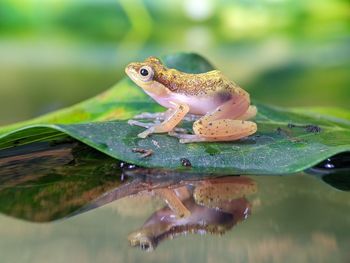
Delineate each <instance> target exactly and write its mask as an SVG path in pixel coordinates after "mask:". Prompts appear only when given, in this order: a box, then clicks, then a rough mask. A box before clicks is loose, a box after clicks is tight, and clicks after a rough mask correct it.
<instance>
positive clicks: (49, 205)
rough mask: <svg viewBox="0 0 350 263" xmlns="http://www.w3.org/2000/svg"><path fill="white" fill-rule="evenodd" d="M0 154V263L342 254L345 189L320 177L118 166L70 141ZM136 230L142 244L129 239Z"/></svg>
mask: <svg viewBox="0 0 350 263" xmlns="http://www.w3.org/2000/svg"><path fill="white" fill-rule="evenodd" d="M0 157H1V158H0V178H1V179H0V184H1V187H0V212H1V213H2V214H1V215H0V251H1V262H47V261H48V260H49V261H50V262H141V261H142V262H188V261H192V262H349V261H350V252H349V249H348V248H349V247H350V198H349V197H350V196H349V192H347V191H341V190H338V189H336V188H334V187H332V186H331V185H329V184H327V183H325V182H324V181H322V180H321V176H319V175H318V176H316V175H309V174H298V175H291V176H240V177H237V176H231V177H219V178H214V179H213V178H208V177H206V176H204V175H196V174H178V173H174V172H167V171H162V170H158V171H156V170H152V171H150V170H147V169H146V170H143V169H127V168H125V167H126V166H127V165H125V164H124V168H120V167H121V164H120V163H119V162H117V161H115V160H114V159H111V158H108V157H105V156H103V155H101V154H99V153H97V152H95V151H92V150H91V149H88V148H86V147H84V146H82V145H79V144H77V143H75V142H70V141H67V142H65V141H63V142H60V143H56V144H52V143H45V142H42V143H36V144H34V145H30V146H29V147H28V146H27V147H23V148H21V147H19V148H17V150H16V151H13V152H11V151H9V150H7V151H1V152H0ZM314 172H315V171H314ZM318 174H320V173H319V171H318ZM164 189H165V190H166V191H168V190H169V189H171V191H172V193H175V195H176V197H177V198H178V199H179V200H180V201H181V202H182V203H183V204H185V207H186V208H187V209H188V210H189V212H190V216H188V217H184V218H181V213H180V212H179V209H172V210H171V209H169V208H168V207H167V204H166V202H165V201H164V200H165V199H166V200H168V201H169V195H167V194H164V192H162V191H163V190H164ZM343 189H346V188H343ZM166 193H168V194H169V192H166ZM164 197H165V199H164ZM167 198H168V199H167ZM173 208H174V207H173ZM180 210H181V209H180ZM151 216H152V220H150V221H149V222H148V223H147V224H146V225H144V223H145V222H146V221H147V220H148V219H149V218H150V217H151ZM143 225H144V227H142V226H143ZM135 232H136V233H138V234H140V233H146V234H147V236H148V237H152V238H153V243H152V244H150V243H147V244H146V245H143V248H146V249H147V250H148V251H144V250H142V249H140V247H132V246H131V245H130V244H129V241H131V240H135V237H137V235H136V236H135V235H133V236H132V237H133V238H131V236H130V234H131V233H135ZM191 232H197V233H191ZM219 232H220V234H219ZM138 237H140V235H138ZM167 237H168V238H167ZM136 239H137V238H136ZM144 244H145V243H144ZM152 248H153V249H152ZM150 250H151V251H150Z"/></svg>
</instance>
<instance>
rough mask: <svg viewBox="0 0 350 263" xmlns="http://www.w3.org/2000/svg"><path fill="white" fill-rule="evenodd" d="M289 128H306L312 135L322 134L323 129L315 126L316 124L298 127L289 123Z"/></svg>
mask: <svg viewBox="0 0 350 263" xmlns="http://www.w3.org/2000/svg"><path fill="white" fill-rule="evenodd" d="M288 128H289V129H292V128H304V129H305V131H306V132H310V133H319V132H321V127H320V126H317V125H314V124H308V125H297V124H293V123H288Z"/></svg>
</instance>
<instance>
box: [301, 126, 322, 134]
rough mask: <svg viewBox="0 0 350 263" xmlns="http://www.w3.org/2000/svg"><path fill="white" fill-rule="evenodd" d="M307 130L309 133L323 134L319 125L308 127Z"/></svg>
mask: <svg viewBox="0 0 350 263" xmlns="http://www.w3.org/2000/svg"><path fill="white" fill-rule="evenodd" d="M305 130H306V131H307V132H312V133H319V132H321V128H320V127H319V126H317V125H306V126H305Z"/></svg>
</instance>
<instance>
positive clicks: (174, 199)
mask: <svg viewBox="0 0 350 263" xmlns="http://www.w3.org/2000/svg"><path fill="white" fill-rule="evenodd" d="M153 191H154V193H155V194H157V195H159V196H161V197H162V198H163V199H164V200H165V202H166V203H167V204H168V206H169V208H170V209H171V210H172V211H173V212H174V213H175V214H176V215H177V216H178V217H179V218H182V217H187V216H189V215H190V214H191V212H190V211H189V210H188V209H187V208H186V206H184V204H183V203H182V201H181V200H180V199H179V197H178V196H177V195H176V194H175V192H174V190H171V189H167V188H162V189H155V190H153Z"/></svg>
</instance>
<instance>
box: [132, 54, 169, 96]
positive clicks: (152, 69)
mask: <svg viewBox="0 0 350 263" xmlns="http://www.w3.org/2000/svg"><path fill="white" fill-rule="evenodd" d="M163 71H166V68H165V67H164V66H163V64H162V63H161V62H160V60H159V59H158V58H156V57H149V58H147V59H146V60H145V61H144V62H133V63H130V64H129V65H127V66H126V68H125V73H126V74H127V75H128V76H129V78H130V79H131V80H132V81H133V82H135V83H136V84H137V85H138V86H139V87H141V88H142V89H143V90H144V91H146V92H147V93H149V94H151V95H155V96H162V95H163V94H166V92H167V88H166V87H165V86H164V85H163V84H161V83H160V82H159V81H157V78H156V76H157V75H159V74H161V73H162V72H163Z"/></svg>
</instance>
